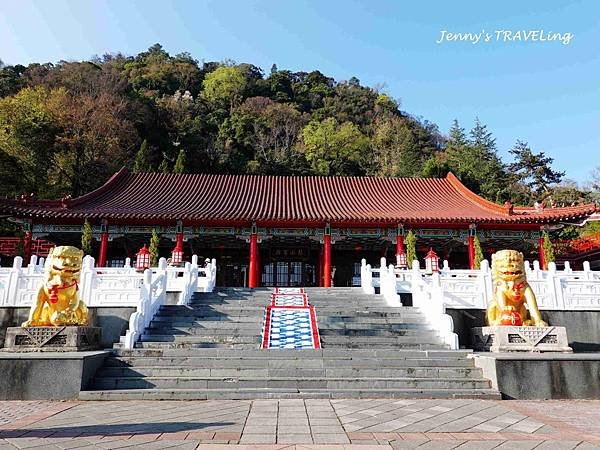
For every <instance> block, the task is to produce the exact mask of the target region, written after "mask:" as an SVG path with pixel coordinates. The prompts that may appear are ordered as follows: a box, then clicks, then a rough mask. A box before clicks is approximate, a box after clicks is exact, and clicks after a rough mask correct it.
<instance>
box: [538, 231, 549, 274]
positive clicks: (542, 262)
mask: <svg viewBox="0 0 600 450" xmlns="http://www.w3.org/2000/svg"><path fill="white" fill-rule="evenodd" d="M538 247H539V250H540V257H539V260H540V269H542V270H547V269H548V268H547V267H546V255H545V254H544V235H543V234H542V236H541V237H540V239H539V240H538Z"/></svg>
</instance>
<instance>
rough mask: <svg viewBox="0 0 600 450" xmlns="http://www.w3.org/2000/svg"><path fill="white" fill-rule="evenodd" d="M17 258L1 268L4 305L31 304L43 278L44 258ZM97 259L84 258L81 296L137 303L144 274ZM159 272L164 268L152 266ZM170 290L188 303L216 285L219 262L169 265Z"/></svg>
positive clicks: (89, 301) (105, 302) (103, 302)
mask: <svg viewBox="0 0 600 450" xmlns="http://www.w3.org/2000/svg"><path fill="white" fill-rule="evenodd" d="M22 263H23V260H22V258H21V257H16V258H15V260H14V263H13V267H11V268H0V307H3V306H8V307H29V306H31V304H32V303H33V300H34V298H35V297H36V296H37V292H38V289H39V287H40V285H41V283H42V281H43V277H44V275H43V264H44V260H43V258H40V260H38V258H37V257H35V256H32V258H31V262H30V264H29V265H28V266H27V267H22ZM94 264H95V261H94V258H92V257H91V256H86V257H85V258H84V259H83V263H82V268H81V276H80V280H79V295H80V296H81V298H82V300H83V301H84V302H85V303H86V305H88V306H92V307H100V306H112V307H121V306H137V305H138V303H139V301H140V289H141V287H142V285H143V280H144V274H143V273H142V272H138V271H136V270H135V268H132V267H131V265H130V261H129V258H127V260H126V261H125V266H124V267H95V266H94ZM149 270H150V271H151V272H152V273H154V274H155V273H156V272H157V271H159V270H160V269H159V268H158V267H154V268H151V269H149ZM166 271H167V277H166V278H167V292H178V293H179V302H182V301H183V302H188V301H189V299H190V297H191V295H192V293H193V292H212V291H213V289H214V288H215V281H216V276H217V265H216V261H215V260H214V259H213V260H212V261H211V262H210V263H208V264H207V266H206V267H203V268H198V257H197V256H196V255H194V256H192V262H191V263H188V264H186V265H185V266H184V267H170V266H167V268H166Z"/></svg>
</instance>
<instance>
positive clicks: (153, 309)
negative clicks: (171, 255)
mask: <svg viewBox="0 0 600 450" xmlns="http://www.w3.org/2000/svg"><path fill="white" fill-rule="evenodd" d="M166 298H167V261H166V259H164V258H161V259H160V261H159V263H158V269H157V270H156V271H154V272H153V271H152V270H150V269H146V270H145V271H144V278H143V282H142V286H141V289H140V299H139V302H138V305H137V309H136V311H135V312H134V313H133V314H132V315H131V317H130V318H129V329H128V330H127V332H126V333H125V338H124V339H123V346H124V347H125V348H129V349H131V348H133V347H134V345H135V343H136V342H137V341H138V340H139V339H140V337H141V335H142V334H143V333H144V330H145V329H146V328H147V327H148V326H149V325H150V322H151V321H152V319H153V318H154V316H155V315H156V313H157V312H158V310H159V309H160V307H161V306H162V305H164V304H165V302H166Z"/></svg>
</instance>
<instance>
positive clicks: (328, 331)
mask: <svg viewBox="0 0 600 450" xmlns="http://www.w3.org/2000/svg"><path fill="white" fill-rule="evenodd" d="M319 334H320V335H321V338H325V337H328V336H340V337H344V336H345V337H349V338H353V337H369V336H372V337H389V338H393V337H403V336H406V337H413V336H414V337H419V338H422V339H423V340H424V341H425V342H427V341H428V340H431V339H434V340H437V339H438V335H437V332H435V331H433V330H423V329H412V330H406V329H404V330H403V329H399V330H398V329H392V328H390V329H387V330H381V329H379V330H377V329H375V330H368V329H360V330H353V329H348V328H329V327H327V328H324V327H319ZM371 342H375V341H371Z"/></svg>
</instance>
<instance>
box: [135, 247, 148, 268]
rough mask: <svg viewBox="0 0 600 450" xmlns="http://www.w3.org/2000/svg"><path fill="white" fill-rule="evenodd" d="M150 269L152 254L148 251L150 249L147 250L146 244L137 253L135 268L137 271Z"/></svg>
mask: <svg viewBox="0 0 600 450" xmlns="http://www.w3.org/2000/svg"><path fill="white" fill-rule="evenodd" d="M149 267H150V252H149V251H148V249H147V248H146V244H144V246H143V247H142V248H140V251H139V252H138V253H137V259H136V260H135V268H136V270H140V271H143V270H146V269H148V268H149Z"/></svg>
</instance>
